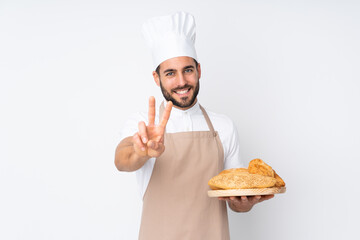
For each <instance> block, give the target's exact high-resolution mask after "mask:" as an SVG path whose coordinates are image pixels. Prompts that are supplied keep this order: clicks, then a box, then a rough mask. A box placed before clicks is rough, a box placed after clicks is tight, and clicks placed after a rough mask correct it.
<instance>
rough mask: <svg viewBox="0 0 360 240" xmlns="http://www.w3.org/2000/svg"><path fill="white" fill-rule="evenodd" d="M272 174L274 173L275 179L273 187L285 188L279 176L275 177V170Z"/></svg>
mask: <svg viewBox="0 0 360 240" xmlns="http://www.w3.org/2000/svg"><path fill="white" fill-rule="evenodd" d="M274 173H275V179H276V184H275V187H285V182H284V180H282V178H281V177H280V176H279V175H277V173H276V172H275V170H274Z"/></svg>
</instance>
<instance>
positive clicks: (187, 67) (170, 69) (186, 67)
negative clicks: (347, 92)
mask: <svg viewBox="0 0 360 240" xmlns="http://www.w3.org/2000/svg"><path fill="white" fill-rule="evenodd" d="M189 68H193V69H195V67H194V66H193V65H188V66H185V67H184V68H183V69H184V70H186V69H189ZM167 72H176V69H172V68H169V69H166V70H165V71H164V73H167Z"/></svg>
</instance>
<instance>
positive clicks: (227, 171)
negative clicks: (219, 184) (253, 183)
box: [219, 168, 249, 174]
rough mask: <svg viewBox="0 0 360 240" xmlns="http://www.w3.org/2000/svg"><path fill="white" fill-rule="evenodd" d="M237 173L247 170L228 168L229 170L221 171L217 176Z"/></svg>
mask: <svg viewBox="0 0 360 240" xmlns="http://www.w3.org/2000/svg"><path fill="white" fill-rule="evenodd" d="M235 172H236V173H238V172H247V173H248V172H249V171H248V170H247V168H230V169H225V170H223V171H221V172H220V173H219V174H224V173H235Z"/></svg>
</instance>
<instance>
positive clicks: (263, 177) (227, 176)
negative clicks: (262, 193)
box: [208, 158, 285, 190]
mask: <svg viewBox="0 0 360 240" xmlns="http://www.w3.org/2000/svg"><path fill="white" fill-rule="evenodd" d="M208 184H209V186H210V188H211V189H212V190H221V189H248V188H269V187H284V186H285V182H284V180H283V179H282V178H281V177H280V176H279V175H278V174H277V173H276V172H275V171H274V170H273V169H272V168H271V167H270V166H269V165H268V164H266V163H265V162H264V161H262V160H261V159H259V158H256V159H253V160H251V161H250V163H249V166H248V168H247V169H246V168H231V169H226V170H223V171H221V172H220V173H219V174H218V175H216V176H214V177H213V178H211V179H210V180H209V182H208Z"/></svg>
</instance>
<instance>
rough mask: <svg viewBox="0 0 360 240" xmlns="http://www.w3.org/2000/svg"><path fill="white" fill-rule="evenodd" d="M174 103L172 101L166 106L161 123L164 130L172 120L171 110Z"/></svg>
mask: <svg viewBox="0 0 360 240" xmlns="http://www.w3.org/2000/svg"><path fill="white" fill-rule="evenodd" d="M172 106H173V103H172V102H171V101H168V103H167V104H166V107H165V110H164V113H163V116H162V119H161V121H160V124H159V125H160V126H162V127H163V128H165V127H166V124H167V122H168V120H169V118H170V113H171V109H172Z"/></svg>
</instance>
